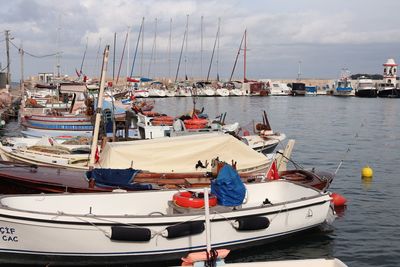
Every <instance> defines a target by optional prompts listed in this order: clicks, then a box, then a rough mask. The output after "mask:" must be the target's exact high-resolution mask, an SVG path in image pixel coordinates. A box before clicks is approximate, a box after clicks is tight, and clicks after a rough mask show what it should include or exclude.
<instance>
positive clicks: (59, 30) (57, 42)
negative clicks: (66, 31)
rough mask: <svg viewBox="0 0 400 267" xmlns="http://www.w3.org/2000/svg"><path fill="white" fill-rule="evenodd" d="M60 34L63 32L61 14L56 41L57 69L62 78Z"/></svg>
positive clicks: (58, 75)
mask: <svg viewBox="0 0 400 267" xmlns="http://www.w3.org/2000/svg"><path fill="white" fill-rule="evenodd" d="M60 32H61V14H60V15H59V17H58V27H57V40H56V51H57V52H56V68H57V77H58V78H60V64H61V63H60V61H61V59H60V58H61V54H60V51H59V50H60Z"/></svg>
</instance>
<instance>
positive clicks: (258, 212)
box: [0, 178, 331, 264]
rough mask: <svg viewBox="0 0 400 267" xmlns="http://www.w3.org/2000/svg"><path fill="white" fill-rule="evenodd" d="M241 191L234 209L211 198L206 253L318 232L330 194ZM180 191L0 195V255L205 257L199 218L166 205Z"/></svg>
mask: <svg viewBox="0 0 400 267" xmlns="http://www.w3.org/2000/svg"><path fill="white" fill-rule="evenodd" d="M217 181H218V178H217ZM244 189H245V191H246V192H247V193H245V194H243V193H240V194H239V195H240V197H239V198H236V200H235V202H234V203H233V204H231V205H228V204H224V203H223V201H224V200H223V199H218V205H216V206H214V207H212V208H211V210H210V213H212V214H214V216H213V218H212V219H211V221H210V224H211V227H210V229H211V234H212V236H213V239H212V241H211V245H212V247H213V248H220V247H223V248H229V249H236V248H243V247H250V246H252V245H254V244H260V243H267V242H272V241H274V240H275V239H277V238H282V237H285V236H288V235H292V234H295V233H298V232H301V231H305V230H308V229H311V228H315V227H318V226H320V225H322V224H324V223H325V222H326V221H327V220H328V219H329V217H330V216H331V214H330V212H331V204H330V202H331V197H330V196H329V194H328V193H323V192H321V191H318V190H315V189H312V188H308V187H304V186H301V185H296V184H294V183H291V182H287V181H284V180H279V181H272V182H267V183H261V184H246V185H244ZM212 190H213V189H212ZM180 192H181V191H177V190H163V191H143V192H135V193H105V194H104V193H93V194H57V195H48V194H47V195H46V194H41V195H25V196H21V195H16V196H2V197H0V218H1V220H2V221H3V224H4V225H7V227H8V229H9V232H8V233H7V234H6V238H7V239H8V242H3V243H1V244H0V256H1V257H2V258H3V260H8V261H14V262H18V261H23V262H24V263H35V264H39V263H58V264H62V263H64V264H65V263H68V264H71V263H72V262H74V261H80V260H82V259H83V257H84V258H85V260H86V261H87V260H89V261H90V262H97V263H101V264H105V263H113V264H116V263H126V262H130V263H133V262H146V261H155V260H156V261H163V260H167V259H178V258H179V257H181V256H183V255H185V254H186V253H188V252H190V251H199V250H204V249H205V247H206V244H205V239H206V238H205V233H204V215H203V214H204V211H203V210H202V209H193V208H182V207H179V206H177V205H176V204H175V203H174V201H173V199H174V196H176V195H177V194H180ZM193 192H199V190H193ZM214 192H215V191H214ZM241 192H243V191H241ZM217 194H218V193H217ZM217 196H218V195H217ZM236 197H237V196H236ZM195 198H197V197H195ZM139 203H146V205H142V204H139ZM221 232H224V233H225V234H224V235H221V234H219V233H221ZM82 240H85V242H82ZM16 255H18V257H14V256H16ZM155 256H156V257H155Z"/></svg>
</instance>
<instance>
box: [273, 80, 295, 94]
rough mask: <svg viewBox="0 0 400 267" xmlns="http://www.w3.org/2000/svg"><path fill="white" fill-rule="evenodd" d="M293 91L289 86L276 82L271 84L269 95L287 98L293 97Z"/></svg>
mask: <svg viewBox="0 0 400 267" xmlns="http://www.w3.org/2000/svg"><path fill="white" fill-rule="evenodd" d="M291 94H292V90H291V88H290V87H289V86H287V84H285V83H282V82H279V81H276V82H271V84H270V88H269V95H270V96H287V95H291Z"/></svg>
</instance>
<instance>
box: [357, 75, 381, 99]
mask: <svg viewBox="0 0 400 267" xmlns="http://www.w3.org/2000/svg"><path fill="white" fill-rule="evenodd" d="M355 91H356V92H355V95H356V96H358V97H377V96H378V89H376V87H375V85H374V82H373V81H372V79H369V78H367V77H365V76H361V77H359V78H358V80H357V83H356V86H355Z"/></svg>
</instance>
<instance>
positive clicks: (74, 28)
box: [0, 0, 400, 77]
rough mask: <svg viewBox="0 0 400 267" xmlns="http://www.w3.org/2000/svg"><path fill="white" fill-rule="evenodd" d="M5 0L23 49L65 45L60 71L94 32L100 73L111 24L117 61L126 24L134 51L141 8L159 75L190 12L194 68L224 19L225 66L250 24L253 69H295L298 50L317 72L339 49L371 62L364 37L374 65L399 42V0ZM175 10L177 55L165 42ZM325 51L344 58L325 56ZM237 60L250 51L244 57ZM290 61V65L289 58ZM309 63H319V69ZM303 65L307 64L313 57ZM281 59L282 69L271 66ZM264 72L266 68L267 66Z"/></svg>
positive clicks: (221, 60) (7, 19) (5, 22)
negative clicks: (155, 36) (364, 51)
mask: <svg viewBox="0 0 400 267" xmlns="http://www.w3.org/2000/svg"><path fill="white" fill-rule="evenodd" d="M1 2H2V4H3V5H2V6H3V8H2V9H1V10H0V25H2V26H3V29H2V30H6V29H8V30H11V35H12V37H13V38H14V39H13V42H14V43H15V44H16V45H17V46H19V45H20V44H21V43H23V46H24V49H25V50H26V51H29V52H30V53H32V54H36V55H44V54H50V53H53V52H55V51H56V50H59V51H62V52H63V54H62V65H63V71H65V72H67V73H73V72H74V68H75V67H76V66H79V65H80V64H81V61H82V56H83V53H84V50H85V45H86V42H87V41H88V51H87V55H86V61H87V62H85V65H87V66H88V68H89V69H92V72H93V73H95V72H96V70H95V67H94V66H95V65H96V63H95V61H96V59H97V60H98V50H99V40H100V38H101V44H102V48H101V49H100V50H101V51H102V50H103V49H104V45H105V44H110V45H113V42H114V33H117V47H116V60H117V61H119V60H120V58H121V54H122V47H123V45H124V38H125V34H126V31H127V29H128V27H130V35H129V36H130V38H129V45H130V59H129V60H131V61H132V57H133V53H134V48H135V45H136V40H137V36H138V31H139V27H140V23H141V20H142V17H145V31H144V52H143V53H144V61H145V62H144V65H145V66H144V68H147V69H148V65H149V60H150V58H151V57H152V56H151V51H152V49H153V42H154V30H155V19H157V57H156V60H157V62H158V63H157V66H153V67H154V68H155V69H158V71H157V72H158V73H160V75H161V74H163V75H166V73H167V72H168V73H169V72H171V71H170V70H169V71H166V70H167V69H168V68H169V67H168V66H167V65H168V64H169V63H171V65H172V66H174V68H176V67H177V63H178V58H179V55H180V52H181V46H182V40H183V34H184V32H185V26H186V19H187V15H188V16H189V25H188V28H189V32H188V43H187V49H186V46H185V47H184V48H185V49H184V51H183V53H184V56H185V57H186V64H191V66H190V70H191V72H192V75H194V76H196V75H197V76H199V75H200V72H202V71H201V70H200V69H203V72H204V70H205V69H207V68H208V65H209V63H210V59H211V53H212V49H213V45H214V42H215V35H216V31H217V27H218V20H219V19H221V35H220V38H219V53H218V56H219V57H218V64H219V66H218V67H219V68H220V71H221V72H224V73H223V74H224V75H225V76H229V74H230V71H231V68H232V66H233V62H234V59H235V56H236V54H237V51H238V48H239V44H240V40H241V38H242V35H243V32H244V30H245V29H247V30H248V36H247V39H248V48H249V51H248V60H249V72H250V73H249V75H250V76H251V75H253V76H255V77H256V76H263V75H277V76H290V75H292V76H295V72H296V70H295V69H296V67H293V66H295V65H296V62H297V61H298V60H299V59H300V58H301V59H302V60H303V61H304V62H308V61H314V63H315V64H314V63H313V64H310V70H309V72H310V75H311V73H315V75H317V74H318V75H332V74H333V73H337V70H336V69H335V68H337V67H339V65H340V64H339V62H337V61H338V60H340V59H341V60H349V61H350V62H351V58H354V65H355V66H362V65H365V63H362V62H368V64H372V62H371V61H370V59H365V58H362V57H361V56H359V55H365V56H368V55H367V54H364V53H363V49H364V48H366V47H367V48H368V50H371V49H373V51H374V53H376V54H374V58H376V62H375V65H376V66H379V65H380V64H381V61H384V60H385V59H386V57H387V55H391V57H396V56H397V54H398V48H397V49H396V47H400V46H399V41H398V36H400V30H399V29H398V27H397V25H399V24H400V21H399V20H400V17H399V16H398V15H397V12H396V10H398V9H399V7H400V3H398V1H394V0H389V1H386V2H384V3H377V2H376V1H373V0H364V1H361V0H353V1H344V0H338V1H334V2H333V1H332V2H326V1H319V0H296V1H289V0H279V1H278V0H270V1H262V0H249V1H239V0H220V1H217V0H203V1H197V0H174V1H173V0H166V1H161V0H149V1H138V0H115V1H105V0H82V1H78V0H70V1H62V2H61V1H58V2H57V4H55V3H54V1H52V0H40V1H39V0H36V1H35V0H29V1H28V0H16V1H11V2H7V3H6V1H5V0H0V3H1ZM379 10H382V12H380V11H379ZM383 11H384V12H383ZM201 16H203V25H202V26H203V53H202V55H201V53H200V49H201V48H200V47H201V30H200V29H201V23H200V21H201ZM171 19H172V45H171V47H170V49H171V57H172V59H171V60H172V61H171V62H170V61H169V56H168V51H169V36H170V20H171ZM0 44H1V43H0ZM140 48H141V47H140ZM354 48H358V49H359V50H357V49H354ZM346 50H348V51H352V53H353V54H352V55H349V58H346V59H343V58H342V55H343V54H344V52H343V51H346ZM125 55H126V54H125ZM316 55H318V56H316ZM154 57H155V55H153V58H154ZM201 58H203V66H202V67H200V61H201V60H200V59H201ZM321 58H325V59H326V60H328V61H331V62H337V64H336V63H335V64H332V65H326V64H323V62H322V60H320V59H321ZM381 58H382V59H381ZM17 59H18V53H17V51H16V50H15V49H13V50H12V60H13V63H12V64H11V66H12V71H13V72H14V73H18V72H19V66H18V63H17V62H18V60H17ZM126 60H127V59H125V60H124V64H126ZM215 60H217V59H216V58H215ZM239 60H243V59H242V58H241V57H240V59H239ZM0 61H1V62H2V65H3V66H4V65H5V53H3V55H1V57H0ZM25 62H26V64H27V67H26V73H27V74H28V73H29V74H35V73H37V72H39V71H41V70H44V69H46V70H48V69H53V66H46V64H50V65H54V62H55V59H46V60H44V59H42V60H39V59H35V58H29V57H26V60H25ZM287 64H290V66H291V67H290V68H288V67H287ZM30 66H33V67H30ZM272 66H273V67H272ZM311 66H313V67H314V68H315V70H312V69H311ZM153 67H152V68H153ZM304 67H305V70H307V64H306V63H305V66H304ZM216 68H217V66H216V61H214V63H213V65H212V70H213V71H214V72H215V71H217V70H216ZM187 69H189V68H187ZM275 69H276V70H279V71H274V70H275ZM368 69H369V68H368ZM265 70H267V71H265ZM162 72H164V73H162ZM266 72H268V73H267V74H265V73H266ZM17 75H18V74H17ZM14 76H15V75H14Z"/></svg>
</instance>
